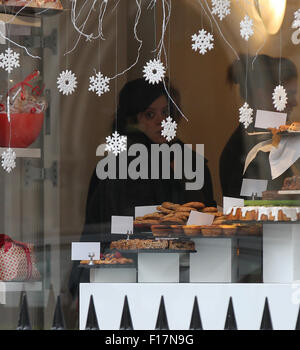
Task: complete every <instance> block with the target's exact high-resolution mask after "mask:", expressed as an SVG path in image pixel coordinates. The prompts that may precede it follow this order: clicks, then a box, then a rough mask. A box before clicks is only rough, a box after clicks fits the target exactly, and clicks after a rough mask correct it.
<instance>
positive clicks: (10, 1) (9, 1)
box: [0, 0, 63, 10]
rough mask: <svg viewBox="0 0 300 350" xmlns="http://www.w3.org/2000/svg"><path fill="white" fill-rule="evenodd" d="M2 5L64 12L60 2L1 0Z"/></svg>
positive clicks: (49, 0) (53, 0) (50, 0)
mask: <svg viewBox="0 0 300 350" xmlns="http://www.w3.org/2000/svg"><path fill="white" fill-rule="evenodd" d="M0 4H1V5H6V6H19V7H24V6H28V7H35V8H42V9H48V8H49V9H55V10H62V9H63V7H62V4H61V2H60V0H0Z"/></svg>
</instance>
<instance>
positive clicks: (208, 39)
mask: <svg viewBox="0 0 300 350" xmlns="http://www.w3.org/2000/svg"><path fill="white" fill-rule="evenodd" d="M192 41H194V44H192V49H193V50H195V51H198V50H199V52H200V53H201V54H202V55H204V54H205V53H206V52H207V50H212V49H213V47H214V44H213V43H212V41H214V37H213V35H212V34H210V33H208V32H206V30H204V29H201V30H199V32H198V34H194V35H192Z"/></svg>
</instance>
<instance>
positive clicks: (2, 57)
mask: <svg viewBox="0 0 300 350" xmlns="http://www.w3.org/2000/svg"><path fill="white" fill-rule="evenodd" d="M19 57H20V54H19V53H17V52H15V51H13V50H12V49H11V48H10V47H9V48H8V49H6V50H5V54H4V53H3V52H2V53H1V54H0V67H1V68H3V69H5V70H6V71H7V72H8V73H11V72H12V70H13V69H14V68H18V67H20V62H19Z"/></svg>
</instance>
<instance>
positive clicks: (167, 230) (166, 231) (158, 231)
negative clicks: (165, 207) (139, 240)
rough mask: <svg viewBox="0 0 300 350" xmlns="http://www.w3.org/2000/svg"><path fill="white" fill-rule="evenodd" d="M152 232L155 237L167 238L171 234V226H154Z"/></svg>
mask: <svg viewBox="0 0 300 350" xmlns="http://www.w3.org/2000/svg"><path fill="white" fill-rule="evenodd" d="M151 231H152V234H153V236H162V237H167V236H169V235H170V234H171V226H170V225H152V226H151Z"/></svg>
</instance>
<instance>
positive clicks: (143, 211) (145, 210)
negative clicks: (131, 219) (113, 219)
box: [134, 205, 158, 217]
mask: <svg viewBox="0 0 300 350" xmlns="http://www.w3.org/2000/svg"><path fill="white" fill-rule="evenodd" d="M157 207H158V205H150V206H143V207H135V213H134V214H135V217H138V216H144V215H147V214H152V213H155V212H156V208H157Z"/></svg>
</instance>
